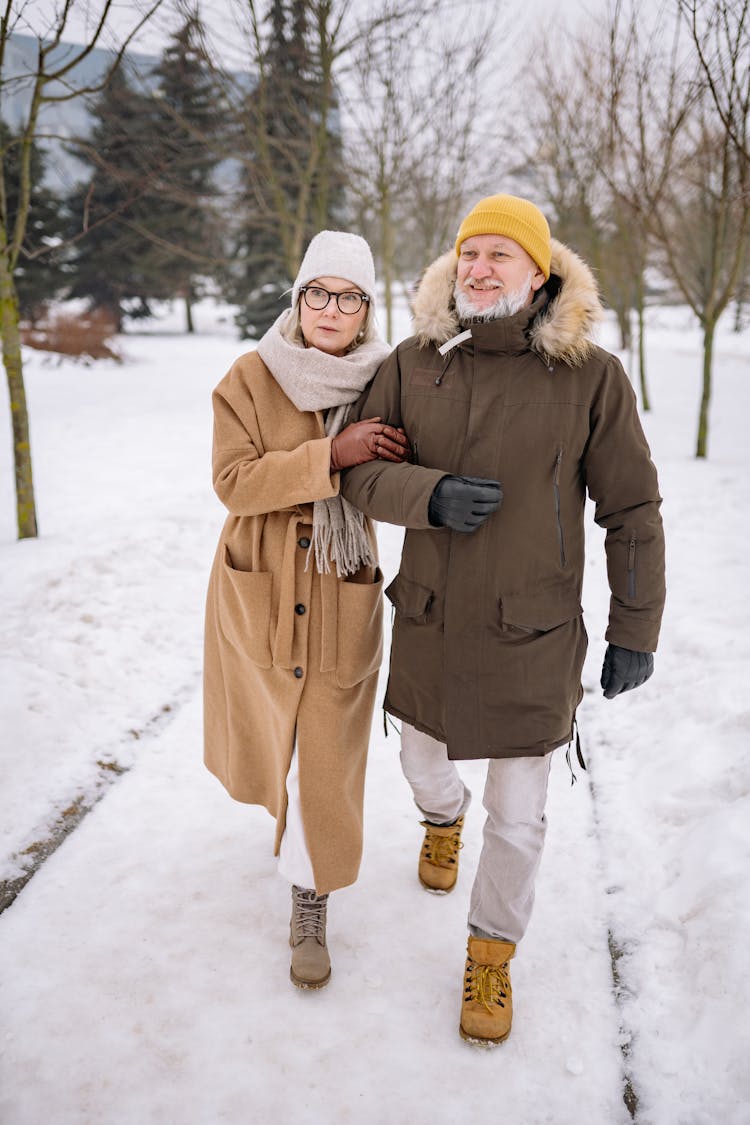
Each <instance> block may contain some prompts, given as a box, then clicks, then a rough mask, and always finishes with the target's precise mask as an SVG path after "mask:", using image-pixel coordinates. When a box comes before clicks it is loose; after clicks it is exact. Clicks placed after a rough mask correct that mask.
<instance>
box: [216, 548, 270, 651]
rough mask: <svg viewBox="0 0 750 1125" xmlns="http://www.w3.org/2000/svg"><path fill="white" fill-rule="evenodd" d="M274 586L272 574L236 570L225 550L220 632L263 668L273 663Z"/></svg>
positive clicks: (219, 600)
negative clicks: (272, 620) (272, 594)
mask: <svg viewBox="0 0 750 1125" xmlns="http://www.w3.org/2000/svg"><path fill="white" fill-rule="evenodd" d="M272 585H273V575H272V574H271V573H270V571H247V570H235V568H234V567H233V565H232V557H231V555H230V554H229V549H228V548H227V547H226V546H225V547H224V558H223V560H222V563H221V569H220V573H219V583H218V614H219V624H220V626H221V631H222V633H223V634H224V636H225V637H226V639H227V640H228V641H229V643H230V645H232V646H233V647H234V648H236V649H237V651H238V652H239V653H240V654H241V655H242V656H244V657H246V658H247V659H248V660H251V661H252V662H253V664H257V665H258V666H259V667H260V668H270V667H271V666H272V664H273V658H272V656H271V640H270V633H271V592H272Z"/></svg>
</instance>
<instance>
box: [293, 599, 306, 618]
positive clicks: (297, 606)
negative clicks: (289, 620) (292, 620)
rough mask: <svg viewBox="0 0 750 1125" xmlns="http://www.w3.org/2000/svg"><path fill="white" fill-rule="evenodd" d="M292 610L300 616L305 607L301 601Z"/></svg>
mask: <svg viewBox="0 0 750 1125" xmlns="http://www.w3.org/2000/svg"><path fill="white" fill-rule="evenodd" d="M294 612H295V613H298V614H299V615H300V617H301V616H302V614H303V613H304V612H305V607H304V606H303V605H302V602H300V604H299V605H296V606H295V607H294Z"/></svg>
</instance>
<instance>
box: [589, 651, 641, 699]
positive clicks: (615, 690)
mask: <svg viewBox="0 0 750 1125" xmlns="http://www.w3.org/2000/svg"><path fill="white" fill-rule="evenodd" d="M653 671H654V654H653V653H652V652H633V650H632V649H629V648H620V646H619V645H607V651H606V652H605V654H604V664H603V666H602V679H601V685H602V687H603V689H604V698H605V699H614V698H615V696H616V695H620V694H621V693H622V692H623V691H632V689H633V688H637V687H640V686H641V684H645V682H646V680H647V679H648V678H649V676H650V675H652V673H653Z"/></svg>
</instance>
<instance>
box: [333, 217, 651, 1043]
mask: <svg viewBox="0 0 750 1125" xmlns="http://www.w3.org/2000/svg"><path fill="white" fill-rule="evenodd" d="M600 315H601V306H600V302H599V298H598V294H597V289H596V284H595V282H594V279H593V277H592V275H591V272H590V271H589V269H588V267H587V266H586V265H585V264H584V263H583V262H582V261H581V260H580V259H579V258H578V257H577V256H576V255H575V254H574V253H573V252H572V251H571V250H569V249H568V248H566V247H565V246H563V245H561V244H560V243H558V242H556V241H554V240H552V239H551V238H550V232H549V226H548V224H547V221H546V219H545V217H544V215H543V214H542V213H541V211H539V209H538V208H537V207H535V206H534V204H532V203H530V202H529V201H528V200H525V199H520V198H518V197H515V196H510V195H495V196H491V197H489V198H487V199H483V200H481V201H480V202H479V203H478V204H477V205H476V206H475V207H474V208H473V210H472V211H470V212H469V214H468V215H467V216H466V218H465V219H464V220H463V222H462V223H461V227H460V229H459V232H458V238H457V240H456V246H455V250H451V251H450V252H449V253H447V254H445V255H443V256H442V257H441V258H439V259H438V260H437V261H436V262H434V263H433V264H432V265H431V266H430V267H429V269H428V270H427V271H426V273H425V275H424V277H423V279H422V282H421V284H420V286H419V291H418V293H417V296H416V299H415V302H414V328H415V335H414V336H412V337H410V338H409V339H407V340H405V341H404V342H403V343H402V344H400V345H399V347H398V348H397V349H396V350H395V352H393V354H392V355H391V356H390V357H389V358H388V359H387V360H386V361H385V363H384V364H383V366H382V367H381V368H380V370H379V372H378V374H377V376H376V377H375V380H374V381H373V383H372V384H371V386H370V387H369V389H368V390H367V391H365V392H364V394H363V396H362V398H361V399H360V401H359V402H358V404H357V406H356V409H355V415H354V416H355V417H362V418H369V417H374V416H378V417H380V418H382V419H384V420H386V421H388V422H389V423H390V424H391V425H393V426H403V427H404V428H405V430H406V433H407V434H408V436H409V438H410V441H411V445H412V460H411V463H408V464H407V463H404V464H400V465H397V464H390V463H388V462H386V461H370V462H369V463H368V464H365V465H359V466H357V467H355V468H352V469H350V470H349V471H348V472H347V473H346V475H345V479H344V483H343V488H342V491H343V493H344V495H345V496H346V498H347V499H348V500H350V501H351V502H352V503H353V504H356V506H357V507H358V508H360V509H362V510H363V511H364V512H366V513H367V514H368V515H369V516H372V517H374V518H375V519H376V520H381V521H386V522H389V523H394V524H399V525H402V526H404V527H406V528H407V529H408V530H407V532H406V535H405V539H404V548H403V555H402V558H401V566H400V570H399V573H398V575H397V576H396V578H395V579H394V581H393V582H392V583H391V585H390V587H389V589H388V590H387V591H386V593H387V596H388V597H389V599H390V601H391V602H392V603H393V605H394V607H395V622H394V629H393V644H392V650H391V665H390V675H389V680H388V688H387V692H386V699H385V709H386V711H388V712H390V713H391V714H392V715H395V716H397V717H398V718H400V719H401V720H402V731H401V762H402V766H403V770H404V773H405V775H406V778H407V779H408V781H409V783H410V785H411V787H412V791H413V794H414V799H415V802H416V804H417V807H418V809H419V810H420V812H421V815H422V817H423V820H422V824H423V826H424V828H425V837H424V843H423V846H422V851H421V854H420V859H419V878H420V881H421V883H422V884H423V886H424V887H426V888H427V890H430V891H434V892H437V893H445V892H447V891H450V890H451V889H452V888H453V886H454V885H455V881H456V876H457V872H458V854H459V848H460V846H461V843H460V837H461V829H462V826H463V820H464V814H465V812H466V810H467V808H468V805H469V800H470V794H469V792H468V790H467V789H466V787H465V786H464V784H463V782H462V781H461V778H460V775H459V773H458V770H457V768H456V765H455V761H456V760H460V759H470V758H487V759H488V760H489V761H488V769H487V780H486V786H485V791H484V807H485V810H486V814H487V815H486V821H485V825H484V840H483V847H482V852H481V855H480V859H479V865H478V868H477V872H476V877H475V879H474V884H473V887H472V892H471V903H470V910H469V919H468V922H469V938H468V955H467V959H466V970H465V978H464V997H463V1005H462V1009H461V1020H460V1033H461V1035H462V1036H463V1038H464V1039H467V1040H469V1041H471V1042H475V1043H480V1044H482V1045H492V1044H496V1043H500V1042H502V1041H503V1040H504V1039H505V1038H507V1036H508V1035H509V1033H510V1028H511V1019H512V1006H511V986H510V972H509V962H510V959H511V958H512V957H513V955H514V954H515V952H516V944H517V943H518V942H519V941H520V940H521V938H522V937H523V935H524V932H525V930H526V927H527V924H528V921H529V917H530V914H531V910H532V905H533V900H534V881H535V877H536V873H537V869H538V866H539V861H540V858H541V853H542V847H543V843H544V835H545V829H546V821H545V815H544V807H545V800H546V794H547V780H548V775H549V768H550V760H551V756H552V751H553V750H554V749H555V748H556V747H559V746H562V745H564V744H566V743H567V744H570V742H571V739H572V738H573V736H574V725H575V713H576V708H577V706H578V703H579V702H580V699H581V696H582V688H581V669H582V666H583V660H584V655H585V652H586V631H585V629H584V625H583V620H582V609H581V601H580V598H581V586H582V581H583V569H584V519H583V515H584V502H585V498H586V494H587V492H588V494H589V495H590V496H591V497H592V499H593V500H594V501H595V503H596V516H595V518H596V521H597V523H598V524H600V525H601V526H602V527H603V528H605V529H606V541H605V549H606V556H607V573H608V578H609V586H610V590H611V602H610V615H609V625H608V629H607V633H606V640H607V641H608V642H609V643H608V646H607V650H606V654H605V658H604V668H603V672H602V687H603V689H604V694H605V696H606V697H607V698H608V699H612V698H614V697H615V696H617V695H619V694H620V693H621V692H624V691H628V690H630V689H631V688H635V687H638V686H639V685H641V684H642V683H644V681H645V680H647V679H648V677H649V676H650V675H651V672H652V670H653V656H652V653H653V652H654V650H655V648H656V642H657V637H658V632H659V625H660V620H661V614H662V608H663V603H664V544H663V534H662V525H661V518H660V515H659V506H660V503H661V500H660V496H659V490H658V484H657V478H656V471H655V469H654V466H653V464H652V462H651V458H650V455H649V449H648V446H647V444H646V440H645V438H644V435H643V431H642V429H641V425H640V422H639V419H638V414H637V409H636V401H635V396H634V394H633V391H632V388H631V385H630V382H629V381H628V378H627V376H626V374H625V372H624V370H623V368H622V366H621V365H620V363H619V361H618V360H617V358H616V357H615V356H613V355H610V354H609V353H608V352H605V351H604V350H602V349H601V348H599V347H597V346H596V345H594V344H593V343H592V342H591V340H590V333H591V330H592V328H593V327H594V325H595V323H596V321H597V320H598V318H599V317H600Z"/></svg>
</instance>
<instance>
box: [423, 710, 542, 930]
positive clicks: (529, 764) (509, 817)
mask: <svg viewBox="0 0 750 1125" xmlns="http://www.w3.org/2000/svg"><path fill="white" fill-rule="evenodd" d="M551 761H552V754H551V753H550V754H545V755H544V756H543V757H540V758H491V759H489V761H488V763H487V780H486V783H485V787H484V798H483V801H482V803H483V805H484V808H485V810H486V812H487V819H486V820H485V822H484V842H483V844H482V851H481V853H480V856H479V864H478V866H477V871H476V875H475V878H474V884H473V886H472V889H471V902H470V906H469V931H470V933H472V934H473V935H474V937H489V938H501V939H503V940H504V941H513V942H518V941H520V940H521V938H522V937H523V935H524V933H525V932H526V927H527V925H528V922H529V918H530V917H531V911H532V908H533V906H534V882H535V880H536V874H537V871H538V869H539V862H540V860H541V858H542V849H543V847H544V837H545V834H546V831H547V820H546V818H545V815H544V806H545V803H546V800H547V783H548V780H549V770H550V764H551ZM401 768H402V769H403V771H404V776H405V777H406V780H407V781H408V782H409V784H410V785H411V788H412V793H413V794H414V800H415V802H416V805H417V808H418V809H419V811H420V813H421V814H422V816H423V818H424V819H425V820H429V821H431V822H432V823H433V824H450V823H451V822H452V821H454V820H455V819H456V818H457V817H459V816H461V814H462V813H464V812H465V811H466V809H467V808H468V807H469V802H470V801H471V793H470V792H469V790H468V789H467V788H466V786H465V785H464V783H463V781H462V780H461V777H460V775H459V772H458V769H457V768H456V764H455V762H452V761H451V760H450V759H449V758H448V750H447V747H446V746H445V744H444V743H442V742H437V741H436V740H435V739H434V738H431V737H430V736H429V735H428V734H422V732H421V731H418V730H415V728H414V727H412V726H410V725H409V724H408V723H402V724H401Z"/></svg>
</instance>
